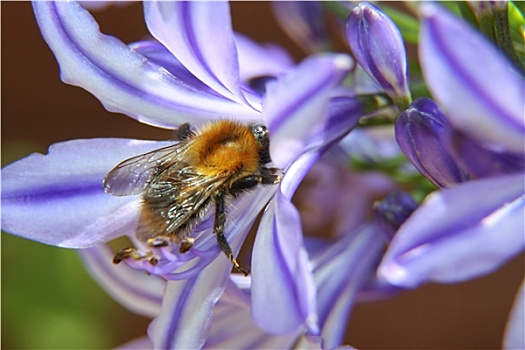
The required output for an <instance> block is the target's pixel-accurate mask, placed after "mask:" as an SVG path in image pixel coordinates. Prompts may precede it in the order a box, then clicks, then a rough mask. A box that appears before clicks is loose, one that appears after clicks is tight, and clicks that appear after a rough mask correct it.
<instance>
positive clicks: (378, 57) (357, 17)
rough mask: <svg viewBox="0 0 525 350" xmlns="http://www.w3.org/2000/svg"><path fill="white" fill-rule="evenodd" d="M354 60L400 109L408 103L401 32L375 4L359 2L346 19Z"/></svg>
mask: <svg viewBox="0 0 525 350" xmlns="http://www.w3.org/2000/svg"><path fill="white" fill-rule="evenodd" d="M346 37H347V39H348V44H349V45H350V48H351V49H352V52H353V54H354V56H355V59H356V60H357V61H358V63H359V64H360V65H361V66H362V67H363V69H364V70H365V71H366V72H367V73H368V75H370V77H372V78H373V79H374V80H375V81H376V82H377V84H379V85H380V86H381V87H382V88H383V89H384V90H385V92H386V93H387V94H388V95H389V96H390V98H392V99H393V100H394V102H395V103H396V104H397V105H398V106H400V107H401V108H403V109H404V108H406V106H408V104H409V103H410V100H411V98H410V91H409V89H408V70H407V58H406V52H405V46H404V44H403V38H402V36H401V33H400V32H399V30H398V29H397V27H396V25H395V24H394V22H392V20H391V19H390V18H388V17H387V16H386V15H385V14H384V13H383V12H382V11H381V10H380V9H379V8H378V7H376V6H374V5H372V4H369V3H360V4H359V5H358V6H356V7H355V8H354V9H353V10H352V12H351V13H350V16H349V17H348V19H347V20H346Z"/></svg>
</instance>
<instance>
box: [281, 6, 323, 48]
mask: <svg viewBox="0 0 525 350" xmlns="http://www.w3.org/2000/svg"><path fill="white" fill-rule="evenodd" d="M271 4H272V9H273V13H274V15H275V18H276V19H277V21H278V22H279V25H280V26H281V28H282V29H283V30H284V31H285V32H286V34H288V36H289V37H290V38H292V40H294V41H295V42H296V43H297V44H298V45H299V46H300V47H301V48H303V49H304V50H305V51H306V52H308V53H318V52H321V51H327V50H328V49H329V48H330V38H329V34H328V32H327V28H328V27H327V24H326V21H325V17H324V6H323V5H322V4H321V2H319V1H272V3H271Z"/></svg>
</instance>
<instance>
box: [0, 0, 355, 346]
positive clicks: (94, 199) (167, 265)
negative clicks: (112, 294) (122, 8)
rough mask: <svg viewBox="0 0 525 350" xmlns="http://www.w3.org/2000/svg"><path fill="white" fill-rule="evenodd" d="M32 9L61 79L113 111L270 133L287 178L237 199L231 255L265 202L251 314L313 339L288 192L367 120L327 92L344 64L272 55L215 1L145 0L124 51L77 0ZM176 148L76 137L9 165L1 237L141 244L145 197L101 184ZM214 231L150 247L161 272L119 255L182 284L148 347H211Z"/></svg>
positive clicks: (171, 291)
mask: <svg viewBox="0 0 525 350" xmlns="http://www.w3.org/2000/svg"><path fill="white" fill-rule="evenodd" d="M33 6H34V11H35V15H36V18H37V21H38V24H39V27H40V30H41V32H42V35H43V36H44V39H45V40H46V42H47V43H48V45H49V46H50V48H51V49H52V51H53V53H54V55H55V56H56V58H57V60H58V62H59V65H60V72H61V77H62V79H63V80H64V81H65V82H67V83H69V84H72V85H77V86H80V87H82V88H84V89H86V90H87V91H89V92H90V93H92V94H93V95H95V96H96V97H97V98H98V99H99V100H100V101H101V102H102V103H103V104H104V106H105V107H106V108H107V109H108V110H110V111H115V112H121V113H124V114H126V115H129V116H131V117H132V118H135V119H137V120H139V121H141V122H143V123H147V124H150V125H154V126H158V127H162V128H168V129H175V128H177V127H178V126H179V125H180V124H182V123H184V122H190V123H191V124H193V125H197V126H199V125H202V124H203V123H206V122H209V121H214V120H218V119H224V118H229V119H235V120H238V121H240V122H242V123H250V122H259V123H263V124H265V125H267V126H268V129H269V131H270V135H271V136H270V137H271V138H270V154H271V158H272V160H273V163H274V165H275V166H276V167H278V168H279V169H281V170H282V171H283V176H282V180H281V182H280V184H279V185H275V186H271V187H267V188H264V189H261V190H258V191H253V192H251V193H249V194H246V195H245V196H243V197H242V198H241V199H239V201H237V202H236V203H235V206H233V207H232V209H231V211H229V221H228V222H227V224H226V229H225V233H226V236H227V239H228V241H229V243H230V245H231V246H232V248H233V251H234V252H235V253H237V252H238V251H239V249H240V246H241V244H242V242H243V240H244V238H245V236H246V234H247V232H248V229H249V227H250V226H251V224H252V223H253V222H254V220H255V218H256V217H257V215H258V213H259V212H260V211H261V210H262V209H263V208H264V207H266V206H267V203H269V204H268V206H267V208H266V211H265V213H264V215H263V216H262V219H261V224H260V228H259V230H258V234H257V238H256V241H255V245H254V253H253V256H252V265H251V274H252V277H251V282H252V293H251V297H252V305H253V307H252V314H253V320H254V322H255V323H256V324H257V325H258V326H260V327H262V328H263V329H264V330H265V331H267V332H269V333H275V334H280V333H284V332H290V331H296V330H297V329H304V327H306V328H307V329H308V330H309V331H310V332H311V333H316V332H317V333H318V332H319V326H318V321H319V319H318V317H317V315H316V311H315V310H316V307H315V304H316V300H315V297H314V296H315V283H314V277H313V275H312V272H311V270H310V267H309V262H308V259H307V254H306V250H305V248H304V246H303V238H302V234H301V226H300V219H299V215H298V212H297V209H296V208H295V207H294V205H293V204H292V203H291V197H292V195H293V193H294V192H295V189H296V188H297V186H298V184H299V182H300V181H301V179H302V178H303V177H304V175H305V174H306V172H307V171H308V169H309V168H310V167H311V166H312V164H314V163H315V161H316V160H317V159H318V158H319V157H320V155H321V153H322V152H324V151H325V150H326V148H327V147H328V146H329V145H330V144H331V143H333V142H335V141H336V140H337V139H339V138H340V137H342V136H343V135H344V134H346V133H347V132H348V131H349V130H351V128H352V127H353V126H354V125H355V124H356V123H357V119H358V117H359V115H360V114H361V112H362V109H361V106H360V105H359V104H358V103H357V102H355V101H354V100H352V99H350V98H347V97H345V96H334V94H333V92H332V91H333V88H334V87H336V86H337V85H338V84H339V83H340V81H341V80H342V79H343V77H344V76H345V74H346V73H347V72H348V70H349V69H350V68H351V65H352V62H351V60H350V58H349V57H348V56H346V55H341V54H338V55H322V56H313V57H311V58H309V59H306V60H305V61H304V62H302V63H301V64H299V65H298V66H296V67H293V66H292V64H291V62H290V61H289V60H288V59H287V58H286V55H285V54H283V53H282V52H280V51H278V49H276V48H275V47H260V46H258V45H256V44H255V43H253V42H251V41H250V40H249V39H248V38H245V37H241V36H236V35H235V34H234V33H233V30H232V28H231V20H230V14H229V7H228V4H227V3H223V2H212V3H204V2H145V4H144V10H145V19H146V23H147V26H148V29H149V31H150V33H151V35H152V36H153V37H154V38H155V39H154V40H147V41H141V42H138V43H134V44H132V45H129V46H128V45H126V44H124V43H123V42H121V41H120V40H118V39H117V38H115V37H111V36H107V35H104V34H102V33H100V31H99V28H98V25H97V23H96V22H95V20H94V19H93V18H92V17H91V15H90V14H89V13H88V12H87V11H86V10H85V9H84V8H82V7H81V6H80V5H78V4H77V3H75V2H43V1H42V2H35V3H34V5H33ZM210 38H213V39H212V40H210ZM275 52H278V53H279V54H277V55H275ZM255 72H256V73H255ZM311 72H316V74H310V73H311ZM252 74H257V75H258V76H260V75H264V76H272V77H274V78H275V79H274V80H273V81H271V82H270V83H268V84H267V85H266V87H265V94H264V96H261V94H259V93H258V92H257V91H254V90H253V89H251V88H250V85H249V79H250V78H251V77H254V76H253V75H252ZM171 143H172V142H158V141H140V140H131V139H91V140H73V141H69V142H64V143H59V144H56V145H53V146H52V147H51V148H50V151H49V153H48V155H46V156H43V155H40V154H33V155H30V156H29V157H27V158H24V159H22V160H20V161H18V162H15V163H13V164H11V165H9V166H7V167H5V168H4V169H3V170H2V229H3V230H5V231H7V232H9V233H12V234H16V235H19V236H22V237H25V238H29V239H32V240H36V241H39V242H43V243H46V244H51V245H56V246H61V247H67V248H75V249H77V248H87V247H90V246H94V245H98V244H102V243H105V242H108V241H109V240H111V239H113V238H116V237H119V236H123V235H127V236H129V237H130V238H131V239H132V240H133V241H135V243H136V245H137V248H138V249H140V248H141V243H140V242H138V241H137V240H136V239H135V237H134V230H135V228H136V227H137V221H138V220H137V219H138V208H139V206H138V203H139V201H140V196H138V195H133V196H126V197H113V196H110V195H108V194H106V193H104V191H103V189H102V186H101V183H102V179H103V178H104V177H105V175H106V174H107V173H108V172H109V171H110V170H111V169H112V168H113V167H115V166H116V165H117V164H118V163H119V162H121V161H123V160H125V159H127V158H130V157H132V156H136V155H139V154H142V153H145V152H148V151H152V150H155V149H158V148H162V147H164V146H167V145H169V144H171ZM29 211H30V212H31V213H32V215H31V216H30V217H28V216H27V212H29ZM210 224H211V223H210V220H206V219H205V220H204V221H203V223H202V225H200V226H199V227H198V228H197V230H196V231H198V232H196V233H195V234H196V236H195V238H196V240H195V244H194V245H193V247H192V249H191V250H190V251H188V252H187V253H185V254H181V253H179V250H178V248H177V247H174V246H173V245H170V246H169V247H162V248H151V247H144V248H145V249H150V250H152V249H153V250H154V254H156V255H157V256H158V257H159V263H158V264H157V265H155V266H154V265H152V264H149V263H148V262H143V263H140V261H135V260H133V259H127V261H126V262H128V263H129V264H130V266H133V267H135V268H138V269H143V270H146V271H147V272H148V273H150V274H153V275H159V276H162V277H163V278H165V279H168V280H178V281H170V282H168V286H167V288H166V292H165V294H164V297H163V301H162V308H161V312H160V314H158V315H156V319H155V320H154V322H153V323H152V325H151V327H150V329H149V335H150V339H151V340H152V342H153V345H154V346H155V348H175V347H186V348H198V347H201V346H202V345H203V344H204V342H205V340H206V334H207V331H208V328H209V325H210V320H211V318H210V317H211V313H212V310H213V307H214V305H215V303H216V302H217V300H218V299H219V298H220V296H221V294H222V292H223V291H224V289H225V287H226V283H227V281H228V280H229V275H230V270H231V265H230V262H229V261H228V259H225V258H224V257H223V256H220V258H218V257H219V255H220V254H221V252H220V249H219V248H218V246H217V244H216V242H215V237H213V235H212V234H211V232H210V227H209V225H210ZM203 232H205V233H207V234H202V233H203ZM188 262H191V264H193V265H192V266H190V267H188V265H190V264H188ZM180 268H182V270H181V269H180ZM137 283H138V282H137ZM269 308H271V309H272V310H273V312H272V313H268V309H269Z"/></svg>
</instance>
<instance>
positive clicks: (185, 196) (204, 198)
mask: <svg viewBox="0 0 525 350" xmlns="http://www.w3.org/2000/svg"><path fill="white" fill-rule="evenodd" d="M171 179H172V181H171V182H170V187H169V188H170V189H169V192H170V193H169V194H168V193H164V196H163V200H166V203H163V205H161V207H162V209H161V211H163V212H164V213H163V215H161V213H160V212H156V213H154V212H152V211H151V210H147V211H145V212H143V214H145V215H143V216H142V217H141V222H140V223H139V226H138V228H137V231H136V235H137V237H138V239H139V240H141V241H146V240H147V239H148V238H153V237H156V236H158V235H170V236H175V241H176V242H178V241H179V239H182V238H184V237H185V234H186V233H187V231H186V230H185V229H191V225H192V224H194V223H195V222H197V221H199V220H200V219H202V217H203V215H204V214H205V211H206V209H207V208H208V205H209V204H210V202H209V199H210V198H211V197H212V195H213V194H214V193H216V192H217V190H218V189H219V188H221V187H222V186H223V185H224V183H225V182H226V181H227V180H228V177H227V176H214V177H210V176H204V175H201V174H198V173H195V172H192V171H191V168H184V169H180V171H179V172H178V173H177V175H176V176H172V177H171ZM175 198H176V199H175ZM165 217H168V218H169V219H168V220H167V221H166V220H165ZM160 228H162V230H159V229H160ZM156 229H157V230H156ZM160 231H163V232H160Z"/></svg>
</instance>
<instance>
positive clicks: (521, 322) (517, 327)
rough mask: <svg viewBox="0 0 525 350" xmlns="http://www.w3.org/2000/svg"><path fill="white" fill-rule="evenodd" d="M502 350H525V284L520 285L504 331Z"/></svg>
mask: <svg viewBox="0 0 525 350" xmlns="http://www.w3.org/2000/svg"><path fill="white" fill-rule="evenodd" d="M503 348H504V349H525V283H523V282H522V283H521V287H520V289H519V290H518V294H517V295H516V299H515V300H514V305H513V306H512V310H511V313H510V316H509V320H508V322H507V328H506V329H505V339H504V342H503Z"/></svg>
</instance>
